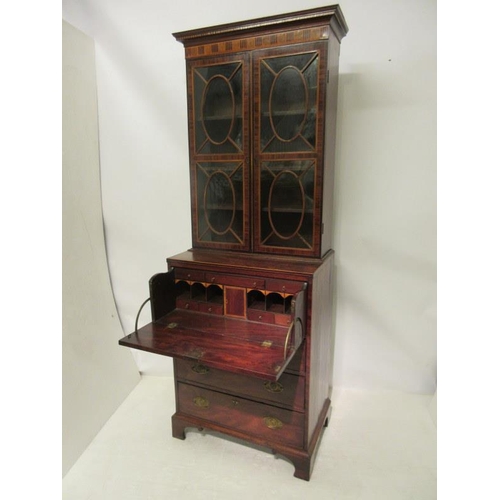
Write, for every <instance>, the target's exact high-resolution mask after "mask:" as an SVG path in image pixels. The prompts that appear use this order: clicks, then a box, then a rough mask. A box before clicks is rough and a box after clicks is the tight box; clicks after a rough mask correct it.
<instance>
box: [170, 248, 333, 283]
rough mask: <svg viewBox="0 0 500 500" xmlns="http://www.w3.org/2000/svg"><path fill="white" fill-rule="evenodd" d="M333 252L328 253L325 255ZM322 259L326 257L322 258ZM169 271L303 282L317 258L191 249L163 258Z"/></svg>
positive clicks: (318, 263) (317, 261) (312, 270)
mask: <svg viewBox="0 0 500 500" xmlns="http://www.w3.org/2000/svg"><path fill="white" fill-rule="evenodd" d="M330 253H333V252H332V251H330V252H327V254H330ZM325 257H326V256H325ZM167 263H168V266H169V269H172V268H175V269H179V268H181V269H183V268H189V269H199V270H203V271H214V272H215V271H219V272H226V273H228V274H234V275H245V274H246V275H248V274H250V275H251V276H254V277H259V278H260V277H264V278H267V277H269V278H276V279H287V278H288V279H290V280H304V281H308V280H309V279H311V278H312V276H313V275H314V273H315V272H316V270H317V269H318V267H320V266H321V264H322V260H321V259H308V258H300V257H290V256H284V255H262V254H257V253H244V252H222V251H214V250H208V249H198V248H193V249H191V250H188V251H186V252H183V253H181V254H178V255H175V256H173V257H169V258H168V259H167Z"/></svg>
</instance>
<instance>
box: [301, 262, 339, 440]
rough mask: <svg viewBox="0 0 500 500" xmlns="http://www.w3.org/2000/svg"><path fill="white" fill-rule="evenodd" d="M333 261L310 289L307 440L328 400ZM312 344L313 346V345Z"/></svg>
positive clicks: (331, 336) (326, 265)
mask: <svg viewBox="0 0 500 500" xmlns="http://www.w3.org/2000/svg"><path fill="white" fill-rule="evenodd" d="M332 307H333V259H332V258H329V259H326V261H325V263H324V265H323V266H322V267H321V268H319V269H318V271H317V273H316V275H315V277H314V280H313V285H312V300H311V309H310V310H311V315H310V319H311V321H310V323H309V325H310V335H309V337H308V340H309V346H310V348H309V353H310V354H309V360H308V364H307V365H306V370H307V372H308V373H309V377H308V380H307V384H306V392H307V394H308V400H309V405H308V410H309V411H308V434H307V435H308V436H309V440H310V441H311V439H312V436H313V434H314V432H315V430H316V428H317V427H318V426H319V427H321V426H322V425H323V422H321V419H322V412H323V408H324V405H325V401H327V400H329V399H330V396H331V390H332V387H331V383H332V382H331V378H330V377H331V366H332V363H333V359H332V345H333V321H332ZM313 340H314V342H313Z"/></svg>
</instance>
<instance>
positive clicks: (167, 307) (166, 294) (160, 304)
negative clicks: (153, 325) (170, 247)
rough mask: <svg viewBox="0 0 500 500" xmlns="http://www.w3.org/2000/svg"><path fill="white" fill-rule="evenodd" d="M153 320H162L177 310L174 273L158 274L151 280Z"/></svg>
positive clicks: (150, 293) (150, 294)
mask: <svg viewBox="0 0 500 500" xmlns="http://www.w3.org/2000/svg"><path fill="white" fill-rule="evenodd" d="M149 296H150V298H151V318H152V319H153V321H155V320H157V319H160V318H161V317H163V316H165V314H168V313H169V312H170V311H173V310H174V309H175V307H176V306H175V292H174V273H173V272H169V273H158V274H155V275H154V276H153V277H152V278H151V279H150V280H149Z"/></svg>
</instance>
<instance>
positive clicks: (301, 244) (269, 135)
mask: <svg viewBox="0 0 500 500" xmlns="http://www.w3.org/2000/svg"><path fill="white" fill-rule="evenodd" d="M325 56H326V45H325V44H324V43H322V42H320V43H314V44H313V43H311V44H304V45H301V46H296V47H294V48H293V51H291V50H290V49H285V50H283V49H274V50H265V51H260V52H257V53H255V55H254V61H253V85H254V87H253V91H254V97H255V99H254V102H255V108H254V144H253V152H254V160H253V176H254V190H255V194H256V200H255V207H254V249H255V250H256V251H259V252H272V253H284V254H291V255H302V256H319V255H320V244H321V210H320V207H321V201H322V200H321V197H322V191H321V189H320V186H321V176H322V167H323V166H322V156H323V130H324V125H323V119H324V117H323V112H322V111H320V110H321V109H322V108H323V103H324V98H325V96H324V92H325V77H326V57H325Z"/></svg>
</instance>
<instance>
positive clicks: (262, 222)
mask: <svg viewBox="0 0 500 500" xmlns="http://www.w3.org/2000/svg"><path fill="white" fill-rule="evenodd" d="M346 33H347V25H346V23H345V20H344V17H343V15H342V12H341V10H340V8H339V6H338V5H335V6H331V7H324V8H317V9H312V10H306V11H302V12H295V13H292V14H286V15H282V16H273V17H267V18H262V19H255V20H251V21H245V22H241V23H233V24H225V25H221V26H214V27H210V28H206V29H198V30H192V31H185V32H181V33H175V34H174V36H175V38H176V39H177V40H179V41H180V42H182V43H183V44H184V47H185V55H186V68H187V98H188V117H189V118H188V131H189V156H190V178H191V206H192V228H191V229H192V241H193V248H192V249H191V250H188V251H186V252H184V253H181V254H180V255H176V256H174V257H170V258H168V259H167V263H168V272H165V273H160V274H156V275H155V276H153V277H152V278H151V280H150V283H149V285H150V297H149V299H148V300H150V302H151V311H152V323H150V324H148V325H146V326H144V327H142V328H140V329H137V328H136V331H135V332H134V333H132V334H130V335H128V336H126V337H125V338H123V339H121V340H120V344H121V345H123V346H128V347H132V348H135V349H142V350H144V351H149V352H153V353H157V354H161V355H165V356H171V357H173V358H174V375H175V394H176V413H175V414H174V415H173V416H172V432H173V435H174V436H175V437H177V438H180V439H184V438H185V429H186V428H188V427H195V428H206V429H211V430H214V431H218V432H221V433H224V434H227V435H230V436H234V437H236V438H240V439H243V440H246V441H250V442H253V443H256V444H258V445H262V446H265V447H269V448H270V449H272V450H273V452H274V453H279V454H280V455H283V456H285V457H287V458H288V459H289V460H291V461H292V463H293V464H294V465H295V476H296V477H299V478H302V479H306V480H308V479H309V478H310V476H311V471H312V465H313V461H314V457H315V454H316V451H317V446H318V443H319V438H320V434H321V432H322V429H323V427H324V426H326V425H327V423H328V418H329V412H330V411H331V409H330V394H331V378H332V366H333V320H334V319H333V317H332V309H333V272H332V271H333V251H332V249H331V240H332V229H333V228H332V225H333V168H334V157H335V122H336V110H337V87H338V85H337V83H338V59H339V49H340V41H341V39H342V38H343V37H344V36H345V35H346Z"/></svg>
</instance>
